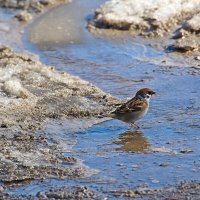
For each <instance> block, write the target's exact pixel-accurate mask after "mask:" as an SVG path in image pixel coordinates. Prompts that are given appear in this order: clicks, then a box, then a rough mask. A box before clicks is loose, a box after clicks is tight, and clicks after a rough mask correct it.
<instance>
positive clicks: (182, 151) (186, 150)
mask: <svg viewBox="0 0 200 200" xmlns="http://www.w3.org/2000/svg"><path fill="white" fill-rule="evenodd" d="M192 152H194V151H193V150H192V149H182V150H180V153H192Z"/></svg>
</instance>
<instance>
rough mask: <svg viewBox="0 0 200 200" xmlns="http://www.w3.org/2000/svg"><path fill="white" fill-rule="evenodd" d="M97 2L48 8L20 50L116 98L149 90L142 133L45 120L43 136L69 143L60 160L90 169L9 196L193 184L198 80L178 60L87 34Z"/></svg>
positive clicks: (137, 44)
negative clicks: (58, 189) (54, 189)
mask: <svg viewBox="0 0 200 200" xmlns="http://www.w3.org/2000/svg"><path fill="white" fill-rule="evenodd" d="M102 2H103V1H94V0H85V1H84V3H83V1H82V0H75V1H73V3H72V4H69V5H62V6H60V7H58V8H54V9H52V10H51V11H49V12H48V13H46V14H44V15H43V16H41V17H40V18H38V19H37V20H36V21H35V22H34V23H33V24H32V25H31V26H30V27H28V40H29V41H30V43H29V44H28V45H27V48H29V50H32V51H35V52H37V53H39V54H40V56H41V60H42V61H43V62H45V63H46V64H51V65H55V66H57V70H60V71H66V72H69V73H71V74H74V75H78V76H80V77H81V78H83V79H85V80H88V81H90V82H91V83H93V84H95V85H97V86H98V87H100V88H101V89H103V90H104V91H106V92H109V93H111V94H112V95H113V96H116V97H118V98H127V97H132V96H133V94H134V93H135V91H136V90H137V89H139V88H141V87H146V86H148V87H150V88H153V89H154V90H155V91H156V92H157V95H156V96H155V97H154V98H153V99H152V102H151V106H150V110H149V112H148V114H147V116H146V117H145V118H143V119H141V120H140V121H139V122H138V123H139V124H140V125H141V126H142V128H141V129H140V130H129V129H128V125H127V124H125V123H123V122H120V121H117V120H111V121H106V122H103V123H100V124H97V125H94V126H92V127H90V128H88V129H84V128H83V129H78V130H77V127H81V126H84V127H85V125H84V123H85V124H87V122H84V120H81V121H80V120H77V121H73V123H71V122H69V121H51V122H50V123H49V125H48V126H47V128H46V129H45V130H44V133H45V134H46V135H47V136H49V138H50V139H51V140H53V141H57V142H58V143H59V144H61V143H62V145H63V147H65V142H66V143H67V146H68V147H69V144H70V145H71V148H64V149H65V154H66V155H67V156H68V155H70V156H75V157H77V158H80V159H81V160H82V161H83V164H84V165H86V166H88V167H89V168H91V169H95V170H97V171H92V172H93V173H92V174H93V175H90V176H88V177H86V178H83V179H81V180H44V181H41V182H40V181H34V182H32V183H31V184H29V185H26V186H23V187H19V188H17V189H15V190H13V191H12V192H13V193H18V194H36V193H37V192H38V191H42V190H46V189H48V188H49V187H51V186H62V185H87V186H89V187H91V188H92V189H95V190H97V191H100V192H102V191H103V192H107V191H109V190H112V189H119V188H131V187H134V186H151V187H163V186H167V185H175V184H176V183H178V182H179V181H182V180H197V181H200V176H199V174H200V93H199V85H200V79H199V75H194V74H192V69H191V68H189V67H190V66H189V65H188V64H186V63H185V61H184V58H182V59H180V57H179V59H178V58H177V59H173V58H171V57H170V54H166V53H165V52H164V51H163V52H162V51H158V50H156V49H153V48H152V47H150V46H149V45H148V44H146V43H145V42H144V41H141V39H139V38H131V37H130V36H124V35H123V36H121V37H120V36H117V37H104V38H103V37H97V36H93V35H91V34H90V33H89V32H87V30H86V28H85V27H86V24H87V20H88V19H89V18H90V17H91V14H92V12H93V9H94V8H95V7H97V6H98V5H99V4H101V3H102ZM26 39H27V38H26ZM73 124H74V126H73ZM69 125H70V128H68V127H69ZM41 188H42V189H41Z"/></svg>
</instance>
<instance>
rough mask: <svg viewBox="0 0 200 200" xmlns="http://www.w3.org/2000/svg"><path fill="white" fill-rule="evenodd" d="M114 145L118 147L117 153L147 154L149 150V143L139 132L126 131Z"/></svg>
mask: <svg viewBox="0 0 200 200" xmlns="http://www.w3.org/2000/svg"><path fill="white" fill-rule="evenodd" d="M114 144H117V145H120V147H118V148H116V149H115V150H117V151H125V152H136V153H147V152H148V151H149V150H150V147H151V145H150V143H149V141H148V140H147V138H145V137H144V134H143V133H142V132H141V131H138V130H136V131H131V130H127V131H125V132H124V133H122V134H120V135H119V137H118V140H117V141H114Z"/></svg>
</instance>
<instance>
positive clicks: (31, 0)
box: [0, 0, 69, 12]
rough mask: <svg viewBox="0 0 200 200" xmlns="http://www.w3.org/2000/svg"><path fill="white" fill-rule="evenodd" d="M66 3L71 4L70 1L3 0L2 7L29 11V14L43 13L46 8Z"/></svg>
mask: <svg viewBox="0 0 200 200" xmlns="http://www.w3.org/2000/svg"><path fill="white" fill-rule="evenodd" d="M66 2H69V0H25V1H19V0H1V1H0V6H1V7H4V8H12V9H20V10H27V11H29V12H30V11H32V12H41V11H42V10H43V9H44V8H45V7H46V6H54V5H58V4H60V3H66Z"/></svg>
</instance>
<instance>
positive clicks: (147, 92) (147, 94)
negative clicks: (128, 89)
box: [135, 88, 156, 102]
mask: <svg viewBox="0 0 200 200" xmlns="http://www.w3.org/2000/svg"><path fill="white" fill-rule="evenodd" d="M153 94H156V93H155V92H154V91H153V90H151V89H149V88H142V89H140V90H138V91H137V93H136V95H135V96H138V97H142V98H144V99H146V100H147V101H148V102H149V100H150V99H151V97H152V95H153Z"/></svg>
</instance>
